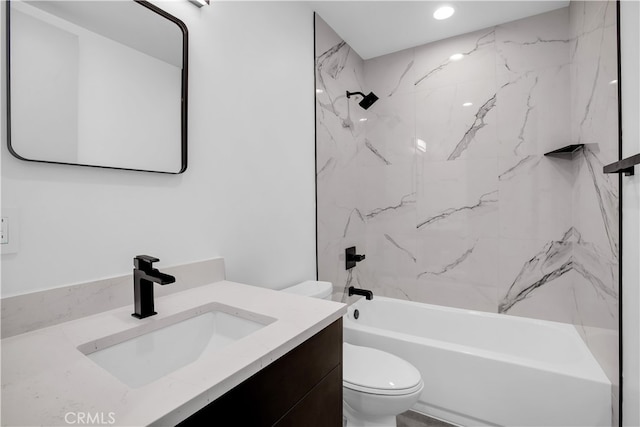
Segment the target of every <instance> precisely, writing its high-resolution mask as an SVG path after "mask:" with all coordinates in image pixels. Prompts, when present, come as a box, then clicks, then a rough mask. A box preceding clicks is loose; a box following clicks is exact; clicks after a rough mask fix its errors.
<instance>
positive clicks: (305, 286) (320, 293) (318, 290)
mask: <svg viewBox="0 0 640 427" xmlns="http://www.w3.org/2000/svg"><path fill="white" fill-rule="evenodd" d="M282 291H283V292H289V293H292V294H298V295H304V296H306V297H312V298H320V299H327V300H330V299H331V293H332V291H333V286H332V285H331V282H320V281H317V280H307V281H306V282H302V283H298V284H297V285H295V286H291V287H289V288H284V289H282Z"/></svg>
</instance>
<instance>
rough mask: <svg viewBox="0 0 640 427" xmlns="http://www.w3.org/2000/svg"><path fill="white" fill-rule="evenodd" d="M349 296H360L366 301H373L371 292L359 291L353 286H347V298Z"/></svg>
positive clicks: (366, 290)
mask: <svg viewBox="0 0 640 427" xmlns="http://www.w3.org/2000/svg"><path fill="white" fill-rule="evenodd" d="M351 295H362V296H363V297H365V298H366V299H368V300H372V299H373V292H371V291H370V290H368V289H359V288H354V287H353V286H349V296H351Z"/></svg>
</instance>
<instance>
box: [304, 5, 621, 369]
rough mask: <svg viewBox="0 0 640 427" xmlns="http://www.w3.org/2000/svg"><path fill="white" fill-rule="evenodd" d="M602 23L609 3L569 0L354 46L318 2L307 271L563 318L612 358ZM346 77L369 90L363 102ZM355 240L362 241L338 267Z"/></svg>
mask: <svg viewBox="0 0 640 427" xmlns="http://www.w3.org/2000/svg"><path fill="white" fill-rule="evenodd" d="M615 37H616V28H615V2H613V1H586V2H576V1H572V2H571V4H570V6H569V7H566V8H563V9H558V10H555V11H552V12H548V13H545V14H541V15H537V16H533V17H529V18H526V19H522V20H518V21H514V22H510V23H506V24H502V25H499V26H496V27H492V28H488V29H485V30H481V31H477V32H473V33H469V34H464V35H461V36H457V37H453V38H449V39H446V40H442V41H437V42H434V43H429V44H427V45H423V46H419V47H416V48H412V49H407V50H403V51H400V52H396V53H392V54H389V55H385V56H382V57H378V58H373V59H369V60H367V61H363V60H362V59H361V58H359V57H358V55H357V54H356V53H355V52H354V51H353V50H351V49H350V47H349V46H348V45H347V44H345V43H344V41H343V40H342V39H341V38H340V37H339V36H338V35H337V34H336V33H335V32H333V30H332V29H331V28H330V27H328V26H327V25H326V24H325V23H324V22H323V21H322V20H321V18H319V17H317V18H316V84H317V89H318V90H320V91H322V92H318V93H317V112H318V113H317V189H318V190H317V191H318V249H319V250H318V254H319V279H320V280H327V281H331V282H332V283H333V284H334V290H335V292H336V295H335V296H334V298H336V299H340V300H343V301H344V300H346V299H347V298H346V296H345V294H344V290H345V289H346V288H347V287H348V286H349V285H350V284H354V285H356V286H361V287H363V288H367V289H372V290H373V292H374V293H375V294H379V295H385V296H390V297H394V298H401V299H409V300H413V301H421V302H428V303H435V304H441V305H447V306H454V307H461V308H468V309H475V310H483V311H489V312H498V313H504V314H511V315H520V316H527V317H534V318H541V319H546V320H554V321H560V322H566V323H573V324H575V325H577V327H578V328H579V330H581V333H582V335H583V337H584V338H585V341H587V343H590V342H591V344H590V346H591V347H592V350H593V351H594V354H596V353H598V351H597V350H594V349H601V353H603V354H602V355H601V357H602V361H601V363H602V364H603V365H607V364H608V362H606V360H611V361H612V363H613V361H614V360H617V354H614V353H615V352H614V351H613V350H611V349H609V347H612V348H617V335H616V333H617V332H616V331H617V286H618V278H617V271H618V267H617V263H618V260H617V244H618V243H617V242H618V236H617V230H618V225H617V218H618V213H617V194H618V193H617V184H616V183H617V180H616V178H615V177H608V176H606V175H604V174H602V165H603V164H606V163H608V162H611V161H614V160H615V159H617V150H618V137H617V97H616V95H617V92H616V91H617V89H616V87H615V84H610V82H611V81H612V80H614V79H615V78H616V39H615ZM456 53H459V54H462V59H459V60H454V59H453V58H451V56H452V55H453V54H456ZM345 90H351V91H356V90H358V91H362V92H365V93H368V92H369V91H373V92H374V93H376V94H377V95H378V96H379V98H380V100H379V101H378V102H376V103H375V104H374V105H373V106H372V107H371V108H370V109H369V110H366V111H365V110H362V109H361V108H360V107H359V106H358V104H357V100H355V101H354V100H350V101H347V100H346V98H345V97H344V91H345ZM361 120H362V121H361ZM577 143H584V144H586V146H585V147H586V148H585V149H584V150H583V151H581V152H579V153H577V155H576V156H574V158H573V159H571V158H552V157H545V156H544V153H546V152H548V151H551V150H554V149H556V148H560V147H562V146H565V145H568V144H577ZM352 245H357V247H358V253H365V254H366V256H367V258H366V260H365V261H363V262H361V263H359V264H358V266H357V267H356V268H354V269H352V270H349V271H345V268H344V249H345V248H346V247H348V246H352ZM612 340H614V341H612ZM602 349H604V350H602ZM599 359H600V357H599ZM615 370H616V368H615V363H613V364H612V365H611V366H610V367H609V372H608V374H609V375H610V378H612V379H613V378H615V377H617V373H616V372H615Z"/></svg>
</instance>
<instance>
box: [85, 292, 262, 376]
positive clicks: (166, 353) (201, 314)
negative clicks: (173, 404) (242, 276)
mask: <svg viewBox="0 0 640 427" xmlns="http://www.w3.org/2000/svg"><path fill="white" fill-rule="evenodd" d="M274 321H275V319H273V318H271V317H267V316H263V315H260V314H257V313H251V312H247V311H244V310H240V309H237V308H234V307H231V306H227V305H224V304H219V303H211V304H207V305H204V306H200V307H197V308H194V309H191V310H188V311H185V312H181V313H178V314H176V315H173V316H168V317H165V318H158V319H157V320H156V319H153V320H150V321H148V322H146V323H145V324H144V325H141V326H139V327H135V328H132V329H128V330H126V331H122V332H119V333H117V334H114V335H109V336H106V337H103V338H100V339H97V340H95V341H91V342H88V343H85V344H82V345H80V346H79V347H78V350H80V351H81V352H82V353H84V354H85V355H86V356H87V357H88V358H89V359H91V360H93V361H94V362H95V363H97V364H98V365H100V366H101V367H102V368H103V369H105V370H107V371H108V372H109V373H111V374H112V375H113V376H115V377H116V378H118V379H119V380H120V381H122V382H123V383H125V384H127V385H128V386H129V387H132V388H137V387H141V386H144V385H146V384H149V383H150V382H152V381H155V380H157V379H159V378H162V377H163V376H165V375H167V374H169V373H171V372H173V371H175V370H177V369H179V368H181V367H183V366H186V365H188V364H190V363H193V362H194V361H196V360H197V359H198V358H199V357H200V356H201V355H202V354H204V353H209V352H211V351H218V350H220V349H222V348H224V347H226V346H228V345H230V344H232V343H234V342H236V341H238V340H240V339H242V338H244V337H246V336H248V335H251V334H252V333H254V332H256V331H258V330H260V329H262V328H263V327H265V326H267V325H268V324H270V323H272V322H274Z"/></svg>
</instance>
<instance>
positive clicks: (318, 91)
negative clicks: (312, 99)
mask: <svg viewBox="0 0 640 427" xmlns="http://www.w3.org/2000/svg"><path fill="white" fill-rule="evenodd" d="M322 92H324V91H323V90H322V89H316V93H322Z"/></svg>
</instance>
